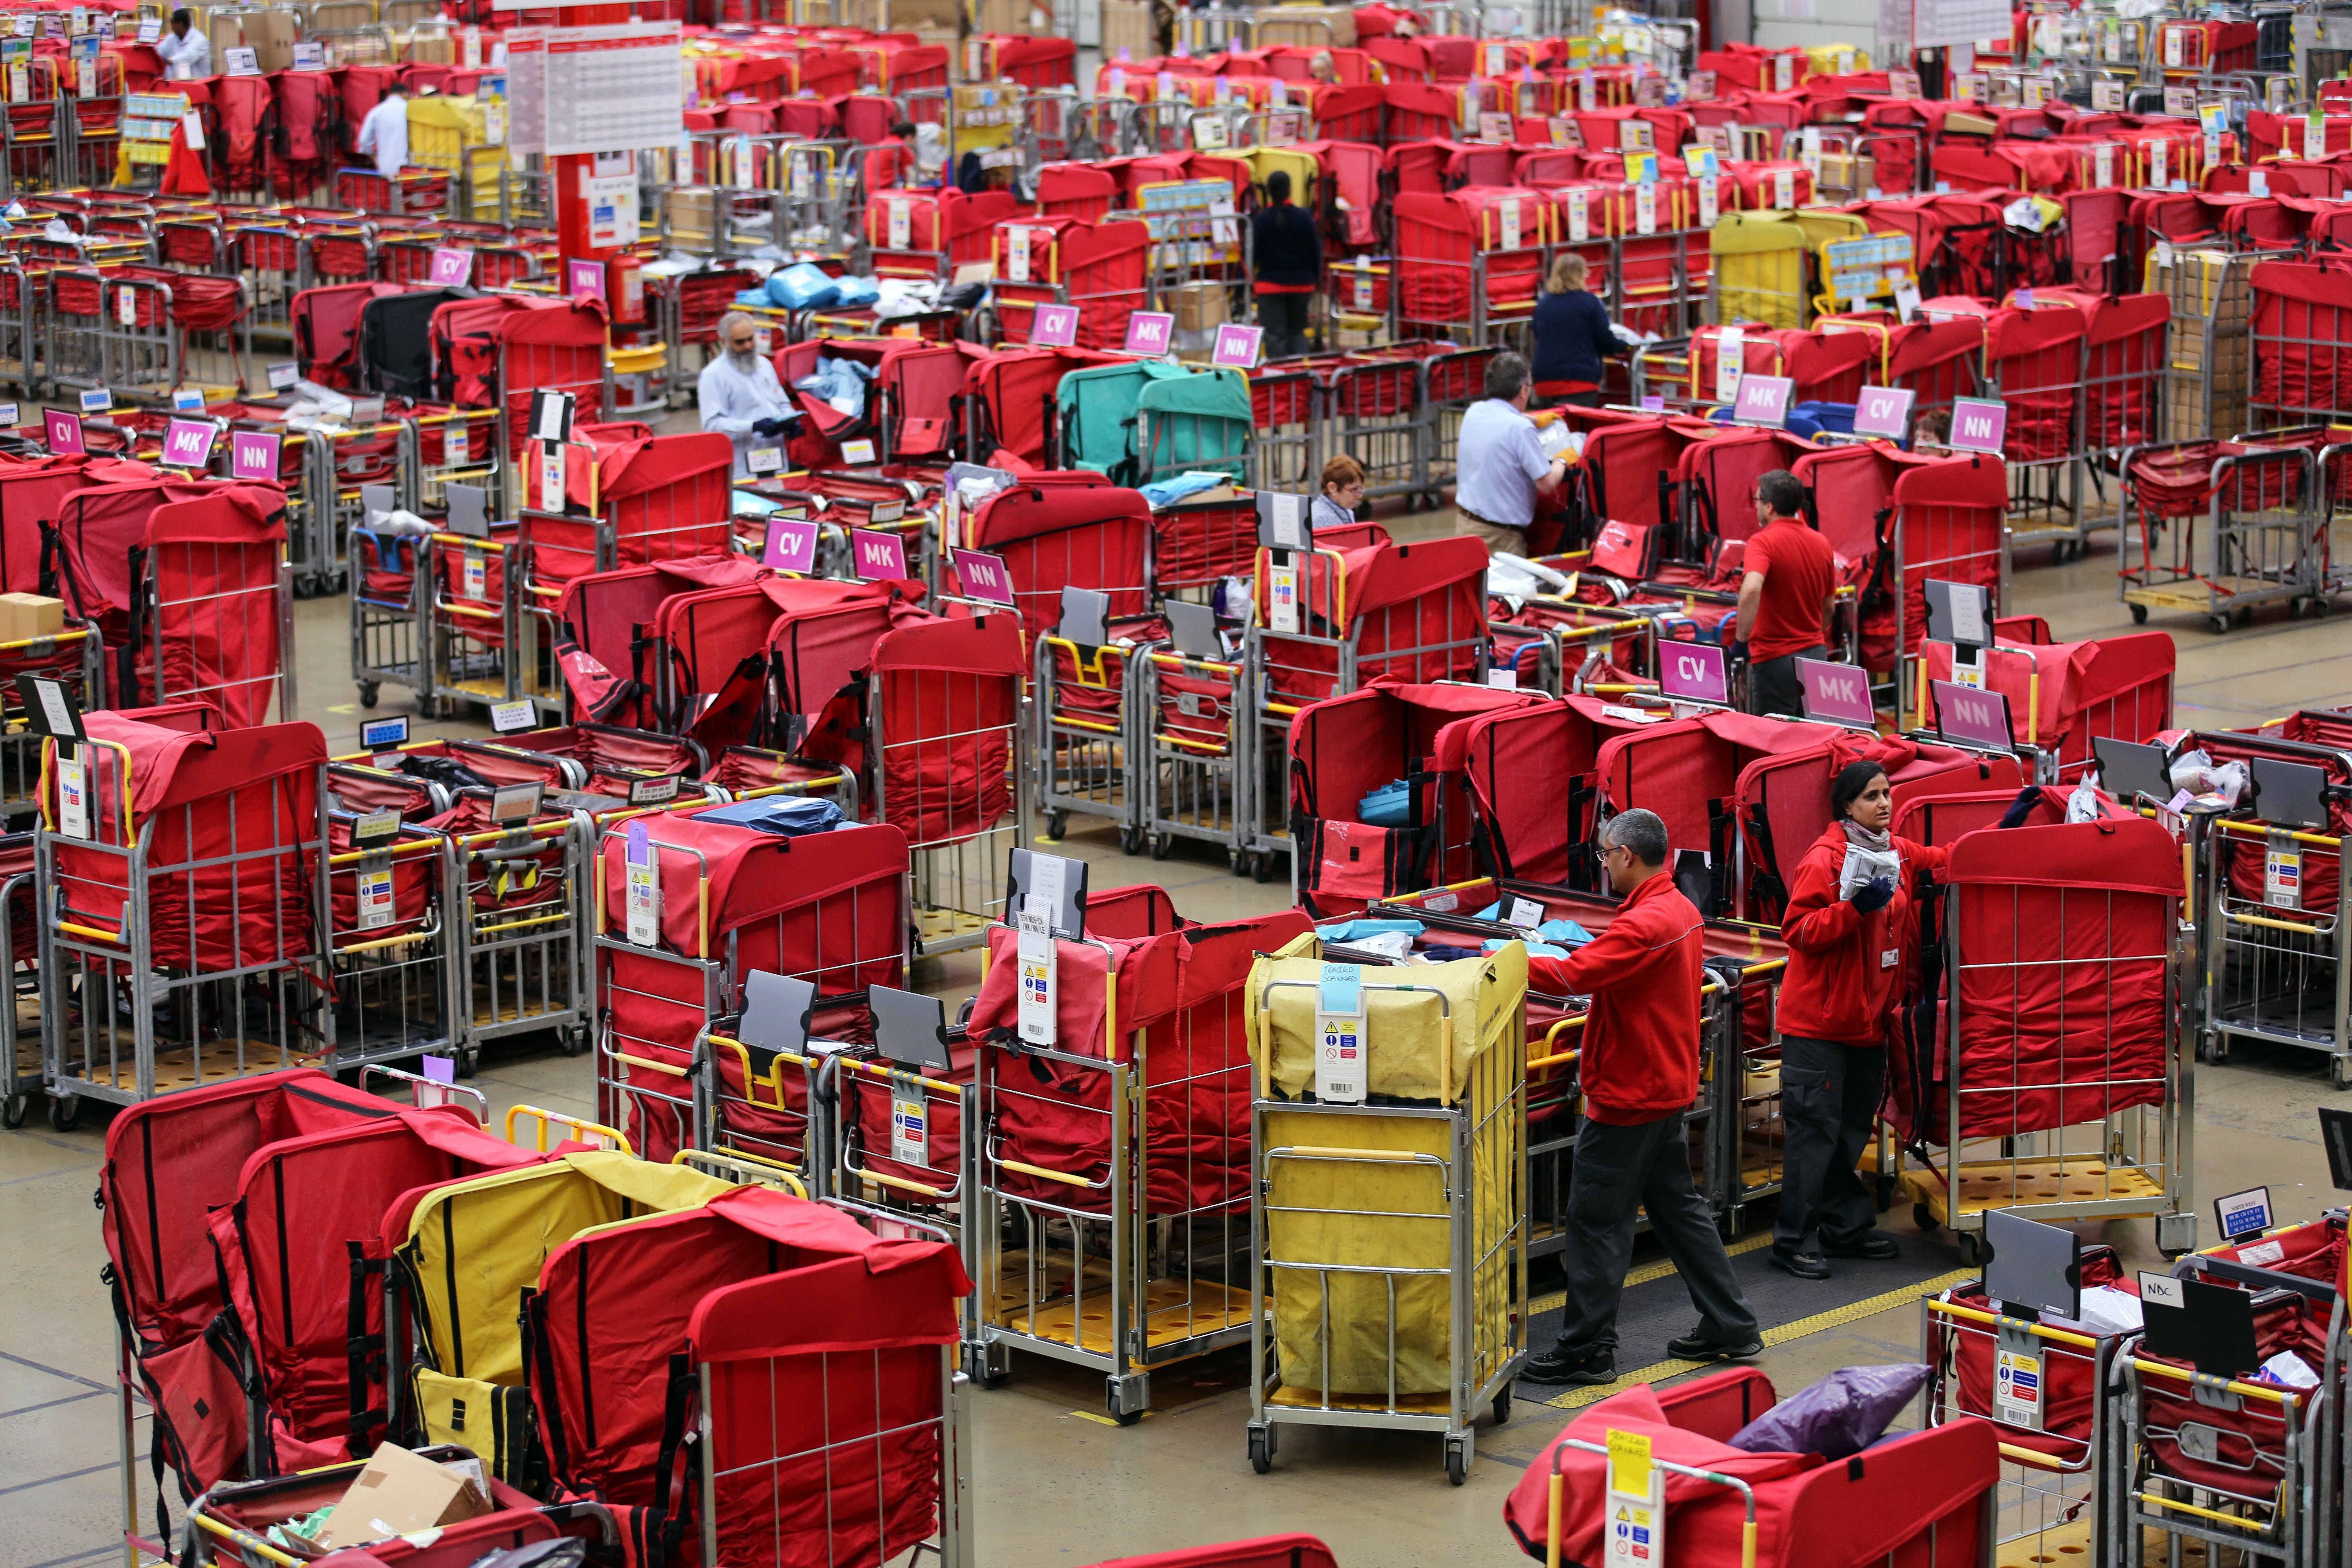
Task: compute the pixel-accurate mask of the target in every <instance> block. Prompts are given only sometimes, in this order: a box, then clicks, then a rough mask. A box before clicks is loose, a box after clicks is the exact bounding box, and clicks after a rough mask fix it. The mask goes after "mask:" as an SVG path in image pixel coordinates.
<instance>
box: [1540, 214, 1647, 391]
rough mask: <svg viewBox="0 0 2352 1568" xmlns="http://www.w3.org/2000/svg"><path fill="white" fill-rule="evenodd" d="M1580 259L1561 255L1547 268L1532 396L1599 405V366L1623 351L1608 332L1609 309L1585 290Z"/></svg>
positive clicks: (1564, 253)
mask: <svg viewBox="0 0 2352 1568" xmlns="http://www.w3.org/2000/svg"><path fill="white" fill-rule="evenodd" d="M1584 274H1585V263H1584V258H1582V257H1581V256H1579V255H1577V254H1576V253H1575V252H1574V251H1563V252H1561V253H1560V255H1559V258H1557V259H1555V260H1554V261H1553V262H1552V264H1551V277H1550V278H1549V279H1548V280H1547V281H1546V282H1545V284H1544V292H1543V297H1542V298H1540V299H1538V300H1537V301H1536V314H1535V340H1536V343H1535V347H1536V352H1535V364H1534V366H1533V367H1532V369H1533V372H1534V379H1535V384H1536V395H1537V396H1538V397H1540V398H1543V399H1546V400H1547V401H1549V400H1555V399H1557V400H1559V401H1561V402H1567V403H1575V404H1580V405H1583V406H1585V407H1587V408H1597V407H1599V406H1600V405H1601V374H1602V370H1603V362H1604V361H1606V360H1608V359H1610V358H1612V356H1614V355H1617V354H1621V353H1624V352H1625V349H1624V345H1623V344H1622V343H1620V342H1618V341H1617V334H1616V333H1614V332H1612V331H1610V330H1609V311H1608V310H1607V308H1606V307H1604V306H1603V305H1602V304H1601V300H1600V298H1599V296H1597V295H1595V294H1593V293H1591V291H1589V290H1588V289H1586V288H1585V286H1584Z"/></svg>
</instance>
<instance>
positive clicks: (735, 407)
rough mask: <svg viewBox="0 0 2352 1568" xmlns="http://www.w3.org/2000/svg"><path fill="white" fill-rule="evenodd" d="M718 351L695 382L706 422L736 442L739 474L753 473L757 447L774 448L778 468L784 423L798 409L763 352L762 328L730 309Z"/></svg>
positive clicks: (707, 426) (721, 324)
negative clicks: (752, 462) (752, 464)
mask: <svg viewBox="0 0 2352 1568" xmlns="http://www.w3.org/2000/svg"><path fill="white" fill-rule="evenodd" d="M694 396H695V402H696V403H698V405H700V406H701V409H702V427H703V428H704V429H705V430H716V431H718V432H719V434H720V435H722V436H725V437H727V438H728V439H729V440H730V441H732V442H734V443H735V477H736V478H737V479H745V478H748V477H750V475H751V454H752V453H753V452H754V451H764V450H772V451H774V452H775V454H776V459H777V461H776V468H774V469H771V470H770V471H771V472H780V471H782V467H783V446H784V437H785V434H786V429H785V427H786V426H788V425H790V424H791V423H792V420H793V416H794V415H795V414H797V413H798V412H799V411H798V410H797V409H796V408H794V407H793V400H792V395H791V394H789V393H787V392H786V391H785V390H784V385H783V383H782V382H780V381H778V380H777V379H776V367H775V366H774V365H772V364H771V363H768V362H767V360H765V359H764V358H762V357H761V353H760V350H759V328H758V327H757V325H756V324H754V323H753V321H752V320H751V317H749V316H747V315H745V314H744V313H743V312H742V311H740V310H730V311H729V312H728V313H727V315H726V318H725V319H724V320H722V321H720V322H719V353H715V354H713V355H711V356H710V363H709V364H706V365H704V366H703V367H702V377H701V379H700V380H698V381H697V382H696V383H695V387H694ZM766 466H767V465H766V464H765V463H762V464H761V467H762V468H766Z"/></svg>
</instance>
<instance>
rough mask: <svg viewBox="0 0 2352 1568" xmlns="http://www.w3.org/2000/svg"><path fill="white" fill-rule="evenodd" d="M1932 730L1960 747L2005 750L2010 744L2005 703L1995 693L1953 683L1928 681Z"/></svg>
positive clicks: (2006, 704)
mask: <svg viewBox="0 0 2352 1568" xmlns="http://www.w3.org/2000/svg"><path fill="white" fill-rule="evenodd" d="M1927 684H1928V689H1929V694H1930V695H1931V696H1932V697H1933V698H1934V699H1935V703H1936V727H1937V729H1938V730H1939V731H1941V732H1942V734H1943V737H1944V739H1946V740H1948V741H1958V742H1960V743H1961V744H1962V745H1967V746H1982V747H1986V748H1988V749H1990V750H1993V751H2004V752H2005V751H2007V750H2009V748H2010V746H2011V743H2012V742H2011V735H2010V729H2009V700H2008V699H2007V698H2005V697H2003V696H2002V695H2001V694H2000V692H1998V691H1975V690H1971V689H1969V688H1968V687H1965V686H1962V685H1960V684H1959V683H1958V681H1953V680H1931V681H1929V682H1928V683H1927Z"/></svg>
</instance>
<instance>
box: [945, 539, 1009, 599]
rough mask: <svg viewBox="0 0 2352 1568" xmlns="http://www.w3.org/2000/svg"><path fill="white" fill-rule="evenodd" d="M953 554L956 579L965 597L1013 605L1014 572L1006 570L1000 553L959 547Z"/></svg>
mask: <svg viewBox="0 0 2352 1568" xmlns="http://www.w3.org/2000/svg"><path fill="white" fill-rule="evenodd" d="M953 555H954V560H955V571H956V581H957V582H959V583H961V584H963V596H964V597H965V598H967V599H977V600H979V601H980V602H981V603H982V604H984V605H1003V606H1004V607H1005V608H1006V609H1008V610H1009V609H1011V608H1013V576H1012V574H1011V573H1009V572H1007V571H1006V570H1005V567H1004V557H1003V556H1002V555H992V554H990V553H989V552H987V551H984V550H958V551H955V552H953Z"/></svg>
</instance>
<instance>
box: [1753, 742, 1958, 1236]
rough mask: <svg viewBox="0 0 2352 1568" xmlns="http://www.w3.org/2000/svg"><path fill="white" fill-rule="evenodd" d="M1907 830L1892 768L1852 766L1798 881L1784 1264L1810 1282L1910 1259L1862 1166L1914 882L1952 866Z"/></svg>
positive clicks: (1787, 1078) (1786, 992)
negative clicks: (1871, 1263)
mask: <svg viewBox="0 0 2352 1568" xmlns="http://www.w3.org/2000/svg"><path fill="white" fill-rule="evenodd" d="M1894 820H1895V795H1894V790H1893V787H1892V786H1891V785H1890V784H1888V782H1887V778H1886V770H1885V768H1883V767H1880V766H1879V765H1878V764H1877V763H1872V762H1854V763H1847V764H1846V765H1845V766H1844V767H1843V769H1841V770H1840V771H1839V773H1838V775H1837V779H1836V781H1835V782H1834V783H1833V784H1831V786H1830V826H1829V830H1828V831H1827V832H1825V833H1823V834H1822V836H1821V837H1819V838H1817V839H1815V840H1813V843H1812V846H1811V847H1810V848H1808V849H1807V850H1806V851H1805V858H1803V859H1801V860H1800V861H1798V862H1797V870H1796V875H1795V876H1794V877H1792V878H1791V879H1790V894H1789V907H1788V912H1787V914H1786V916H1785V918H1784V919H1783V920H1782V921H1781V927H1780V931H1781V935H1782V936H1783V937H1784V938H1785V939H1786V940H1787V942H1788V944H1789V968H1788V972H1787V973H1786V975H1785V976H1784V977H1783V979H1782V981H1781V984H1780V1011H1779V1021H1780V1121H1781V1124H1782V1126H1783V1127H1784V1128H1785V1129H1786V1136H1787V1143H1786V1145H1785V1147H1784V1149H1783V1152H1782V1163H1781V1185H1780V1212H1779V1217H1778V1218H1777V1219H1775V1220H1774V1221H1773V1225H1772V1264H1773V1267H1775V1268H1782V1269H1786V1270H1787V1271H1788V1272H1790V1273H1791V1274H1793V1275H1795V1276H1796V1277H1797V1278H1798V1279H1828V1278H1829V1277H1830V1266H1829V1262H1828V1259H1829V1258H1893V1257H1895V1254H1896V1252H1897V1251H1898V1250H1899V1248H1898V1247H1896V1245H1895V1238H1894V1237H1891V1236H1888V1235H1887V1234H1886V1233H1885V1232H1884V1231H1880V1230H1874V1229H1873V1228H1871V1223H1870V1222H1871V1218H1872V1215H1873V1214H1874V1206H1873V1205H1872V1203H1871V1198H1870V1193H1869V1191H1868V1190H1867V1189H1866V1188H1864V1186H1863V1184H1862V1180H1861V1178H1860V1177H1858V1176H1856V1175H1855V1174H1854V1163H1855V1162H1856V1161H1858V1160H1860V1159H1861V1158H1862V1152H1863V1150H1864V1148H1865V1147H1866V1146H1868V1144H1869V1142H1870V1134H1871V1128H1872V1123H1873V1122H1874V1121H1876V1119H1877V1116H1878V1097H1879V1089H1880V1087H1881V1085H1883V1084H1884V1083H1885V1078H1886V1053H1885V1043H1884V1042H1885V1037H1886V1031H1887V1026H1888V1024H1889V1022H1890V1021H1891V1019H1892V1017H1893V1015H1894V1012H1895V1005H1896V1004H1897V1003H1898V1002H1899V1001H1900V1000H1901V999H1902V992H1903V985H1904V982H1905V980H1906V976H1907V974H1908V973H1909V970H1910V967H1911V959H1910V953H1911V950H1912V948H1913V947H1915V946H1916V945H1917V937H1916V932H1917V930H1918V921H1917V918H1916V915H1915V914H1914V913H1913V908H1914V905H1913V900H1914V898H1915V896H1916V888H1915V884H1916V881H1917V880H1918V877H1919V873H1920V872H1922V871H1929V872H1933V871H1936V870H1937V869H1940V868H1942V867H1943V866H1944V864H1945V863H1946V862H1947V861H1948V860H1949V859H1950V858H1951V857H1950V855H1949V853H1948V851H1945V850H1942V849H1935V848H1930V847H1928V846H1927V845H1924V844H1914V843H1913V842H1911V840H1909V839H1907V838H1896V837H1894V836H1893V835H1892V833H1891V832H1890V831H1889V828H1890V826H1891V824H1892V823H1893V822H1894ZM1816 1237H1818V1238H1819V1247H1818V1249H1816V1247H1813V1246H1812V1245H1811V1243H1813V1241H1814V1240H1815V1238H1816Z"/></svg>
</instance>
